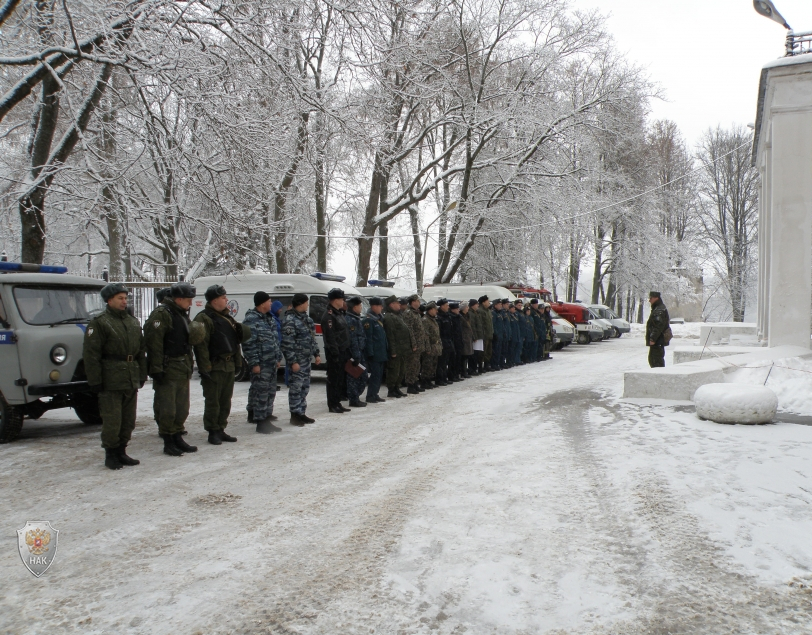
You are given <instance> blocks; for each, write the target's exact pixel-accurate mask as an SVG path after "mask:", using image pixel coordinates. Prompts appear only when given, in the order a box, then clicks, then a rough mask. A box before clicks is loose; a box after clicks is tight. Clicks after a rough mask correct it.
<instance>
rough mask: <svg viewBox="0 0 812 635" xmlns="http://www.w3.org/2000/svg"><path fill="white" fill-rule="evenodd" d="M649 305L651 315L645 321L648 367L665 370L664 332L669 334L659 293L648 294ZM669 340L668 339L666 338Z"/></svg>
mask: <svg viewBox="0 0 812 635" xmlns="http://www.w3.org/2000/svg"><path fill="white" fill-rule="evenodd" d="M648 301H649V304H651V315H649V316H648V320H647V321H646V346H648V347H649V348H648V365H649V366H650V367H651V368H665V347H666V346H668V341H666V331H668V333H669V334H670V329H671V326H670V322H671V320H670V319H669V317H668V309H666V308H665V304H664V303H663V300H662V297H661V296H660V292H659V291H652V292H651V293H649V294H648ZM668 339H669V340H670V338H668Z"/></svg>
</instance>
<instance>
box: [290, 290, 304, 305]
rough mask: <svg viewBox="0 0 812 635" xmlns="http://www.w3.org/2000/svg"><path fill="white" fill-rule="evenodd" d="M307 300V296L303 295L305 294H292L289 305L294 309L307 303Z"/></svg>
mask: <svg viewBox="0 0 812 635" xmlns="http://www.w3.org/2000/svg"><path fill="white" fill-rule="evenodd" d="M307 300H308V298H307V294H305V293H294V294H293V299H291V301H290V305H291V306H292V307H294V308H295V307H297V306H299V305H302V304H304V303H305V302H307Z"/></svg>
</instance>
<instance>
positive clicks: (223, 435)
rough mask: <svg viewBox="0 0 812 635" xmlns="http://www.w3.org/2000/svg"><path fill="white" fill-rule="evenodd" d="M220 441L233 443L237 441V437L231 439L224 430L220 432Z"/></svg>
mask: <svg viewBox="0 0 812 635" xmlns="http://www.w3.org/2000/svg"><path fill="white" fill-rule="evenodd" d="M220 440H221V441H227V442H228V443H234V442H236V441H237V437H232V436H231V435H230V434H228V433H227V432H226V431H225V430H220Z"/></svg>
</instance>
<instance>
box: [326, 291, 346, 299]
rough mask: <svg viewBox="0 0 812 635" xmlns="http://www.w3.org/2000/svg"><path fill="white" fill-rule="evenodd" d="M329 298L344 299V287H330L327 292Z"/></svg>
mask: <svg viewBox="0 0 812 635" xmlns="http://www.w3.org/2000/svg"><path fill="white" fill-rule="evenodd" d="M327 299H328V300H343V299H344V289H330V291H329V292H328V293H327Z"/></svg>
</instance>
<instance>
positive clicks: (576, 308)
mask: <svg viewBox="0 0 812 635" xmlns="http://www.w3.org/2000/svg"><path fill="white" fill-rule="evenodd" d="M551 306H552V308H553V310H555V312H556V313H558V314H559V315H561V316H562V317H564V318H565V319H566V320H567V321H568V322H570V323H572V324H574V325H575V329H576V332H577V335H576V341H577V342H578V343H579V344H591V343H592V342H598V341H600V340H602V339H603V338H604V330H603V328H602V327H600V326H598V325H597V324H593V323H592V320H593V318H592V315H591V313H590V312H589V310H588V309H587V308H586V307H585V306H584V305H583V304H577V303H574V302H553V303H552V305H551Z"/></svg>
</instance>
